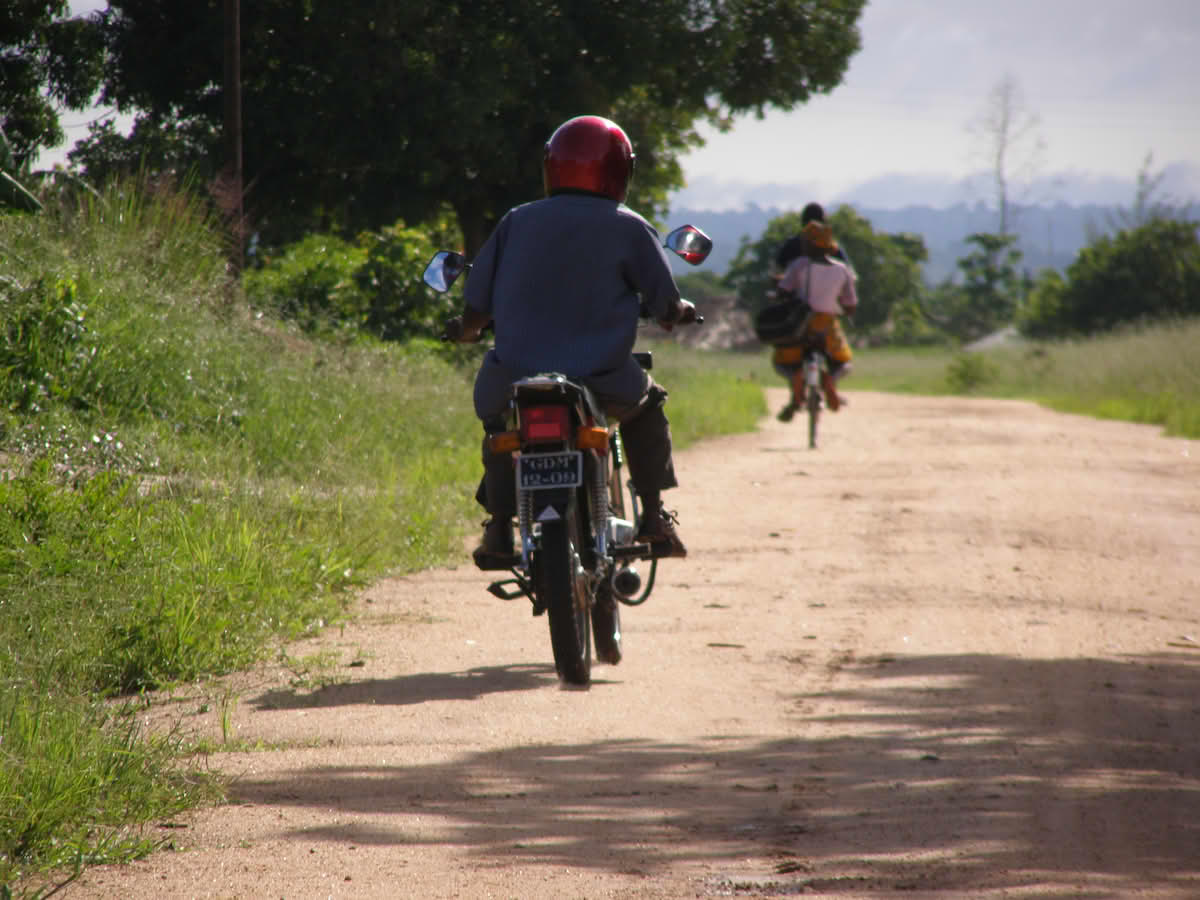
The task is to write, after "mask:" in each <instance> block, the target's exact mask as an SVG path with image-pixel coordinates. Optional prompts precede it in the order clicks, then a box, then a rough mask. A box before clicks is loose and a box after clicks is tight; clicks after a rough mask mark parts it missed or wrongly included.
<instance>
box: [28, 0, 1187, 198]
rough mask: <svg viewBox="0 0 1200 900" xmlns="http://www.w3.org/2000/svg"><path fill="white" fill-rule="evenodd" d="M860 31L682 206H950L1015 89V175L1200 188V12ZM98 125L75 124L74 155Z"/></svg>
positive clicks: (720, 138)
mask: <svg viewBox="0 0 1200 900" xmlns="http://www.w3.org/2000/svg"><path fill="white" fill-rule="evenodd" d="M106 6H107V3H106V2H105V0H76V2H73V3H71V8H72V12H73V13H74V14H82V13H86V12H89V11H91V10H95V9H102V8H104V7H106ZM859 26H860V30H861V35H862V49H860V50H859V52H858V53H857V54H855V56H853V57H852V58H851V60H850V65H849V68H848V70H847V72H846V77H845V79H844V80H843V82H842V84H841V85H839V86H838V87H837V88H835V89H834V90H833V91H832V92H831V93H829V94H827V95H820V96H818V97H816V98H814V99H812V100H810V101H809V102H808V103H807V104H805V105H804V106H801V107H797V108H796V109H794V110H792V111H790V112H784V111H768V112H767V113H766V115H765V117H764V118H763V119H761V120H759V119H756V118H755V117H754V115H753V114H751V115H749V116H743V117H739V118H738V119H737V120H736V121H735V124H734V127H733V129H732V130H731V131H729V132H727V133H724V134H721V133H718V132H716V131H715V130H713V129H711V128H707V127H704V128H702V129H701V134H702V135H704V137H705V138H706V145H705V146H704V147H702V148H700V149H698V150H695V151H693V152H691V153H689V154H688V155H687V156H685V157H684V158H683V159H682V165H683V170H684V175H685V177H686V179H687V187H686V188H685V190H684V191H681V192H680V194H679V195H677V198H676V202H673V205H690V206H693V207H699V206H708V207H709V208H719V207H722V206H725V207H729V206H740V205H742V202H744V200H745V199H747V198H749V197H752V196H762V195H763V194H764V191H763V190H762V186H764V185H774V186H776V191H778V187H779V186H787V185H792V186H794V187H795V190H796V191H798V192H799V193H798V194H797V196H800V195H809V196H810V197H816V198H819V199H833V198H836V197H839V196H844V195H846V194H848V193H849V192H852V191H853V190H854V189H855V188H856V187H858V188H859V189H860V190H862V189H864V187H863V186H864V184H869V183H871V182H873V181H875V182H877V181H879V180H880V179H885V178H887V177H889V176H896V175H902V176H907V180H906V185H907V188H906V189H907V190H909V191H910V192H918V193H919V192H921V191H925V192H930V191H935V190H939V189H941V190H943V192H944V186H945V184H946V183H947V182H948V181H957V180H962V179H967V178H968V176H971V175H972V174H973V173H979V172H980V171H987V169H988V163H987V162H986V160H985V159H984V156H983V153H984V151H985V150H986V148H987V146H988V145H987V142H986V139H985V138H982V137H980V136H979V132H978V129H976V131H975V132H974V133H973V132H972V130H971V128H972V125H973V124H975V123H978V121H979V120H980V118H981V116H982V115H983V113H984V112H985V110H986V108H987V103H988V97H989V94H990V93H991V92H992V91H993V89H994V88H995V87H996V86H997V85H998V84H999V83H1000V82H1001V81H1002V80H1004V79H1011V81H1012V83H1013V85H1014V86H1015V88H1016V94H1015V97H1016V99H1017V100H1018V101H1019V103H1020V109H1021V110H1023V112H1025V113H1027V114H1028V115H1029V116H1032V117H1035V118H1036V121H1037V125H1036V127H1035V128H1034V130H1033V132H1032V133H1031V138H1030V140H1029V141H1028V142H1026V143H1025V144H1023V145H1022V144H1018V145H1017V146H1016V147H1015V148H1014V151H1013V154H1012V158H1013V159H1014V168H1017V169H1020V168H1025V166H1026V164H1027V163H1028V164H1030V165H1031V167H1032V168H1031V170H1032V171H1033V172H1034V174H1040V175H1043V176H1049V175H1051V174H1058V173H1071V174H1073V175H1075V176H1079V177H1081V178H1090V179H1093V180H1095V181H1103V180H1104V179H1109V180H1110V181H1111V179H1113V178H1120V179H1124V180H1127V181H1129V182H1132V181H1133V180H1134V179H1135V178H1136V176H1137V173H1138V172H1139V171H1140V170H1141V169H1142V167H1143V165H1144V163H1145V161H1146V158H1147V154H1153V162H1152V170H1153V171H1157V170H1160V169H1161V168H1163V167H1164V166H1167V165H1169V164H1173V163H1184V164H1188V165H1189V166H1190V167H1194V171H1195V174H1196V183H1197V189H1198V190H1200V0H1137V2H1134V3H1130V2H1128V0H1003V2H1001V0H868V3H867V5H866V8H865V10H864V12H863V15H862V17H861V19H860V20H859ZM90 118H94V115H92V116H89V115H84V114H68V115H67V116H66V117H65V118H64V126H65V128H66V131H67V134H68V145H69V144H71V143H73V142H74V141H75V140H78V139H79V138H82V137H85V136H86V134H87V127H86V122H87V121H88V120H89V119H90ZM1038 142H1040V144H1041V145H1042V149H1041V150H1040V151H1037V150H1035V149H1034V145H1035V143H1038ZM65 152H66V147H65V146H64V147H63V148H60V149H59V150H58V151H57V157H58V158H61V157H62V156H63V155H65ZM51 156H52V155H47V156H44V157H43V164H47V163H48V162H49V161H50V160H51ZM975 182H976V183H978V179H977V178H976V179H975ZM755 187H758V188H759V189H760V190H758V191H757V192H756V191H755V190H754V188H755ZM766 194H767V195H769V194H770V190H767V191H766ZM904 202H915V201H914V200H913V199H912V198H905V199H904Z"/></svg>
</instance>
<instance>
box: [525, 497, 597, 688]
mask: <svg viewBox="0 0 1200 900" xmlns="http://www.w3.org/2000/svg"><path fill="white" fill-rule="evenodd" d="M579 546H580V544H579V516H578V513H577V511H576V508H575V500H574V497H572V499H571V502H570V504H569V506H568V509H567V515H566V516H565V517H564V518H562V519H558V520H555V521H551V522H543V523H542V539H541V550H540V552H539V555H540V557H541V558H540V559H539V560H538V565H537V585H536V590H537V593H538V600H539V601H541V604H542V606H544V607H545V608H546V613H547V618H548V619H549V620H550V646H551V648H552V649H553V651H554V667H555V668H556V669H557V670H558V677H559V678H561V679H562V680H563V681H565V682H566V683H567V684H577V685H586V684H588V682H589V681H591V677H592V629H591V625H592V618H591V617H592V610H591V605H592V597H591V584H590V580H589V576H588V573H587V571H586V570H585V569H584V568H583V563H582V561H581V560H580V558H579Z"/></svg>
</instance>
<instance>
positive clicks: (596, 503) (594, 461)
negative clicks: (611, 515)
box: [588, 450, 608, 559]
mask: <svg viewBox="0 0 1200 900" xmlns="http://www.w3.org/2000/svg"><path fill="white" fill-rule="evenodd" d="M588 456H589V458H590V460H589V461H590V466H589V467H590V468H591V470H592V471H591V483H590V484H589V485H588V487H589V488H590V493H589V495H588V505H589V506H591V512H592V534H594V535H595V536H596V555H597V556H599V557H600V558H601V559H603V558H604V557H605V556H607V555H608V483H607V481H606V479H605V477H604V474H605V468H604V462H603V460H601V459H600V454H598V453H597V452H596V451H595V450H591V451H589V452H588Z"/></svg>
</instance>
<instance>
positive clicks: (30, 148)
mask: <svg viewBox="0 0 1200 900" xmlns="http://www.w3.org/2000/svg"><path fill="white" fill-rule="evenodd" d="M67 13H68V4H67V2H66V0H50V2H47V0H10V2H8V3H6V4H5V5H4V8H3V11H0V134H3V138H4V142H5V143H6V144H7V147H8V152H9V154H10V162H11V164H12V165H14V166H15V167H16V168H17V169H25V168H28V167H29V166H30V164H31V163H32V162H33V160H35V159H36V158H37V154H38V152H39V151H40V150H41V149H42V148H45V147H55V146H57V145H58V144H60V143H62V141H63V138H64V134H63V130H62V127H61V126H60V125H59V123H58V109H57V106H62V107H65V108H67V109H83V108H85V107H86V106H87V105H88V103H89V102H90V101H91V99H92V97H93V95H94V94H95V93H96V91H97V90H98V89H99V87H100V77H101V65H102V59H103V57H102V44H101V42H100V34H99V31H98V30H97V28H96V24H95V23H94V22H91V21H88V20H85V19H68V18H66V16H67Z"/></svg>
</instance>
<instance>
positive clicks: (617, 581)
mask: <svg viewBox="0 0 1200 900" xmlns="http://www.w3.org/2000/svg"><path fill="white" fill-rule="evenodd" d="M612 584H613V590H615V591H616V592H617V593H618V594H620V595H621V596H622V597H624V598H625V599H626V600H630V599H632V598H634V597H636V596H637V595H638V591H640V590H641V589H642V576H641V575H639V574H638V571H637V569H635V568H634V567H633V566H625V567H624V568H621V569H618V570H617V571H616V573H615V574H614V575H613V579H612Z"/></svg>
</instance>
